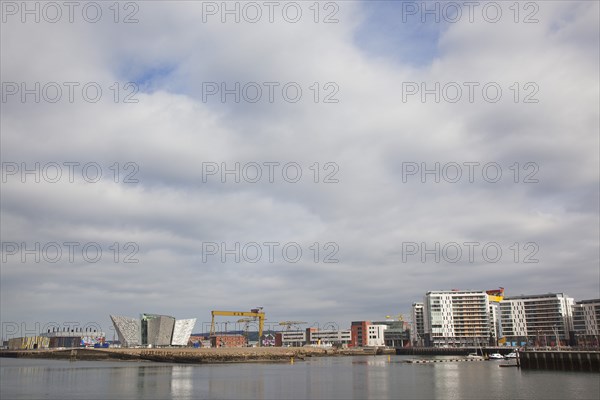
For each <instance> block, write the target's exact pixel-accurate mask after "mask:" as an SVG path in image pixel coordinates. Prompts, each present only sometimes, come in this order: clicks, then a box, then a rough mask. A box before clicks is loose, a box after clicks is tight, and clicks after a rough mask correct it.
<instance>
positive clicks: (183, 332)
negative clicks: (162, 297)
mask: <svg viewBox="0 0 600 400" xmlns="http://www.w3.org/2000/svg"><path fill="white" fill-rule="evenodd" d="M195 325H196V318H192V319H178V320H176V321H175V327H174V328H173V339H172V340H171V345H173V346H187V344H188V341H189V340H190V336H191V335H192V330H193V329H194V326H195Z"/></svg>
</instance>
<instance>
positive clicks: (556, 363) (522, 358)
mask: <svg viewBox="0 0 600 400" xmlns="http://www.w3.org/2000/svg"><path fill="white" fill-rule="evenodd" d="M519 363H520V365H521V368H523V369H545V370H559V371H587V372H600V351H535V350H525V351H521V352H519Z"/></svg>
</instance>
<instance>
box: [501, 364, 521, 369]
mask: <svg viewBox="0 0 600 400" xmlns="http://www.w3.org/2000/svg"><path fill="white" fill-rule="evenodd" d="M498 366H499V367H502V368H508V367H518V365H517V364H498Z"/></svg>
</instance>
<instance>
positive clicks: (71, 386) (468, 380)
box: [0, 356, 600, 400]
mask: <svg viewBox="0 0 600 400" xmlns="http://www.w3.org/2000/svg"><path fill="white" fill-rule="evenodd" d="M407 358H410V357H407V356H391V357H390V358H389V359H388V356H363V357H327V358H314V359H309V360H307V361H300V362H295V363H294V364H266V363H265V364H262V363H261V364H227V365H223V364H221V365H218V364H217V365H181V364H158V363H135V362H108V361H107V362H97V361H76V362H69V361H54V360H31V359H30V360H27V359H8V358H1V359H0V399H2V400H8V399H77V400H80V399H198V398H206V399H254V398H266V399H478V400H480V399H544V400H549V399H560V400H564V399H595V400H597V399H600V375H599V374H594V373H581V372H579V373H575V372H555V371H522V370H520V369H518V368H499V367H498V364H499V363H501V362H502V361H482V362H461V363H436V364H406V363H403V362H402V361H403V360H406V359H407Z"/></svg>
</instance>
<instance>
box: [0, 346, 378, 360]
mask: <svg viewBox="0 0 600 400" xmlns="http://www.w3.org/2000/svg"><path fill="white" fill-rule="evenodd" d="M365 354H376V351H375V350H374V349H373V350H371V349H365V350H363V349H331V348H327V349H326V348H319V347H241V348H218V349H214V348H211V349H206V348H201V349H195V348H161V349H147V348H144V349H49V350H3V351H1V352H0V357H12V358H45V359H61V360H72V361H78V360H89V361H96V360H127V361H155V362H172V363H228V362H289V361H294V360H303V359H305V358H307V357H319V356H342V355H365Z"/></svg>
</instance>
